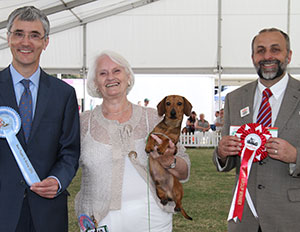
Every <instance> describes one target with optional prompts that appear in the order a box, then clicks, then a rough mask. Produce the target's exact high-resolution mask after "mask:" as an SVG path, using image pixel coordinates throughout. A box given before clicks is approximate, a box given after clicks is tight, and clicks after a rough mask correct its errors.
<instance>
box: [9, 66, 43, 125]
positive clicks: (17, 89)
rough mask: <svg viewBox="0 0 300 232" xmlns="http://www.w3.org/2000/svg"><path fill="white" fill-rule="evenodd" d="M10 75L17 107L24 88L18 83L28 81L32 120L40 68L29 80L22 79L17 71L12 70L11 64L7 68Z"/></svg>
mask: <svg viewBox="0 0 300 232" xmlns="http://www.w3.org/2000/svg"><path fill="white" fill-rule="evenodd" d="M9 69H10V73H11V76H12V81H13V84H14V90H15V95H16V101H17V104H18V105H19V102H20V99H21V96H22V94H23V92H24V86H23V84H22V83H21V82H20V81H22V80H23V79H27V80H30V81H31V82H30V85H29V88H30V91H31V96H32V119H33V118H34V112H35V107H36V100H37V93H38V88H39V82H40V74H41V69H40V67H39V68H38V69H37V70H36V71H35V73H34V74H32V75H31V76H30V77H29V78H25V77H23V76H22V75H21V74H20V73H18V71H17V70H16V69H15V68H14V66H13V65H12V64H11V65H10V66H9Z"/></svg>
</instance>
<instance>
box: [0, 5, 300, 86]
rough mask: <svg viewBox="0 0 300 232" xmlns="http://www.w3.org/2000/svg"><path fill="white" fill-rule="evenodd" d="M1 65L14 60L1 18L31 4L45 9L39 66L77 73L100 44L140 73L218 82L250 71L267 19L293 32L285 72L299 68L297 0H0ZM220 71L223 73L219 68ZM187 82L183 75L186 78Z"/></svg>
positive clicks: (240, 79) (249, 75)
mask: <svg viewBox="0 0 300 232" xmlns="http://www.w3.org/2000/svg"><path fill="white" fill-rule="evenodd" d="M0 4H1V7H0V57H1V59H0V69H2V68H5V67H7V65H8V64H9V63H10V62H11V55H10V51H9V48H8V47H7V43H6V32H7V30H6V28H5V27H6V20H7V17H8V15H9V13H10V12H11V11H13V10H14V9H15V8H17V7H20V6H24V5H34V6H36V7H38V8H40V9H42V10H44V12H45V13H46V14H47V15H48V17H49V19H50V23H51V33H50V43H49V46H48V48H47V51H46V52H45V53H44V54H43V55H42V58H41V66H42V67H43V68H44V69H45V70H46V71H48V72H49V73H68V74H82V76H83V77H85V74H86V70H88V68H89V63H90V61H91V60H92V58H93V57H94V56H95V55H96V54H97V53H99V51H102V50H104V49H110V50H114V51H117V52H119V53H120V54H122V55H123V56H124V57H126V58H127V59H128V61H129V62H130V64H131V65H132V67H133V69H134V71H135V73H138V74H184V75H188V74H193V75H198V77H201V76H203V77H204V76H210V77H213V78H214V79H216V80H218V79H219V77H221V78H220V80H221V82H220V83H218V81H217V82H216V83H217V85H218V84H219V85H221V84H222V85H223V84H237V85H239V84H242V83H244V82H245V81H249V80H251V79H253V78H254V77H255V76H254V75H253V74H254V69H253V66H252V62H251V58H250V50H251V48H250V43H251V40H252V38H253V36H254V35H256V34H257V32H258V31H259V30H260V29H262V28H265V27H278V28H280V29H282V30H284V31H286V32H287V33H288V34H289V35H290V38H291V48H292V50H293V57H292V62H291V64H290V65H289V69H290V72H291V73H292V74H294V75H296V76H297V75H298V74H300V43H299V42H298V41H300V27H299V26H298V23H297V22H300V1H298V0H223V1H222V0H60V1H59V0H25V1H24V0H22V1H21V0H4V1H0ZM221 72H222V75H221ZM183 82H184V80H183Z"/></svg>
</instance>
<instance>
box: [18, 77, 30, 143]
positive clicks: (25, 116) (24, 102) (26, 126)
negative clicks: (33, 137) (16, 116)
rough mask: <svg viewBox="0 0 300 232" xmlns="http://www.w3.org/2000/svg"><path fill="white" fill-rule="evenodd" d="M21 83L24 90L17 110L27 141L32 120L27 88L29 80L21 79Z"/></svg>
mask: <svg viewBox="0 0 300 232" xmlns="http://www.w3.org/2000/svg"><path fill="white" fill-rule="evenodd" d="M21 83H22V84H23V85H24V92H23V94H22V96H21V99H20V103H19V110H20V115H21V120H22V127H23V131H24V135H25V139H26V142H27V141H28V138H29V135H30V130H31V122H32V97H31V91H30V89H29V84H30V80H25V79H23V80H22V81H21Z"/></svg>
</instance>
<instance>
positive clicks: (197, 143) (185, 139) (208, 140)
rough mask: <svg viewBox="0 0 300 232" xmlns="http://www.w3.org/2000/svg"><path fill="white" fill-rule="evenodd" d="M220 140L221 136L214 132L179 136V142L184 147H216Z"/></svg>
mask: <svg viewBox="0 0 300 232" xmlns="http://www.w3.org/2000/svg"><path fill="white" fill-rule="evenodd" d="M220 139H221V135H220V134H219V133H217V132H215V131H211V132H205V133H202V132H195V134H184V133H183V134H181V135H180V142H181V144H182V145H183V146H185V147H216V146H217V145H218V143H219V141H220Z"/></svg>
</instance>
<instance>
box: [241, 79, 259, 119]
mask: <svg viewBox="0 0 300 232" xmlns="http://www.w3.org/2000/svg"><path fill="white" fill-rule="evenodd" d="M256 86H257V81H253V82H251V83H250V84H249V85H248V86H247V88H244V94H242V96H241V103H242V105H241V108H240V110H242V109H244V108H246V107H249V114H247V115H246V116H244V117H242V116H241V114H240V116H241V118H242V125H243V124H246V123H251V122H253V113H254V112H253V104H254V94H255V90H256Z"/></svg>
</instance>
